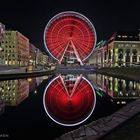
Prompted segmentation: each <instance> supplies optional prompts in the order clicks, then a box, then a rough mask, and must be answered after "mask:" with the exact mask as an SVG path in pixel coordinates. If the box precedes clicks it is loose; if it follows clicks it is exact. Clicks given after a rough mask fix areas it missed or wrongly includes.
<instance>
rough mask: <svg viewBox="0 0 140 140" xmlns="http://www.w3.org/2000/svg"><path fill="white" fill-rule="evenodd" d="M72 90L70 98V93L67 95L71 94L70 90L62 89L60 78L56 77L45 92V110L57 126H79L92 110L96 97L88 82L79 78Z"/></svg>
mask: <svg viewBox="0 0 140 140" xmlns="http://www.w3.org/2000/svg"><path fill="white" fill-rule="evenodd" d="M75 82H76V81H75ZM70 84H71V81H70ZM67 85H68V83H67ZM74 85H75V84H74ZM72 88H75V90H73V93H72V96H71V93H69V94H68V93H67V92H71V90H69V88H67V87H64V84H63V82H62V79H61V77H60V76H58V77H56V78H55V79H54V80H52V81H51V83H50V84H49V85H48V86H47V88H46V90H45V93H44V107H45V110H46V112H47V114H48V115H49V117H50V118H51V119H52V120H54V121H55V122H57V123H58V124H61V125H66V126H72V125H77V124H80V123H82V122H83V121H85V120H86V119H87V118H88V117H89V116H90V115H91V113H92V112H93V110H94V107H95V104H96V96H95V92H94V90H93V88H92V87H91V85H90V84H89V82H88V81H87V80H86V79H85V78H84V77H81V79H80V80H79V81H78V84H76V87H74V86H73V87H72ZM66 89H67V91H66Z"/></svg>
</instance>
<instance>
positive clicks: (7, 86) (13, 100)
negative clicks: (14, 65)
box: [0, 80, 29, 106]
mask: <svg viewBox="0 0 140 140" xmlns="http://www.w3.org/2000/svg"><path fill="white" fill-rule="evenodd" d="M28 95H29V83H28V81H27V80H9V81H1V82H0V96H1V98H2V99H3V100H4V102H5V105H9V106H15V105H18V104H20V103H21V102H22V101H23V100H24V99H25V98H27V97H28Z"/></svg>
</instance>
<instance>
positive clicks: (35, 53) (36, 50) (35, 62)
mask: <svg viewBox="0 0 140 140" xmlns="http://www.w3.org/2000/svg"><path fill="white" fill-rule="evenodd" d="M36 54H37V49H35V68H36V67H37V66H36Z"/></svg>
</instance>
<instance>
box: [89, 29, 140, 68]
mask: <svg viewBox="0 0 140 140" xmlns="http://www.w3.org/2000/svg"><path fill="white" fill-rule="evenodd" d="M139 36H140V33H139V31H135V32H122V31H119V32H117V33H114V34H113V35H112V37H111V38H110V39H109V40H108V41H102V42H100V43H98V44H97V47H96V48H95V51H94V53H93V55H92V56H91V58H90V61H89V63H91V64H94V65H96V66H98V67H116V66H130V65H132V64H137V63H140V37H139Z"/></svg>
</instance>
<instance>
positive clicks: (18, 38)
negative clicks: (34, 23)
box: [1, 31, 29, 67]
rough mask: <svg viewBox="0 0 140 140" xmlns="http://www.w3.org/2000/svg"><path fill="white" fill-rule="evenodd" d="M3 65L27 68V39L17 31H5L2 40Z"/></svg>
mask: <svg viewBox="0 0 140 140" xmlns="http://www.w3.org/2000/svg"><path fill="white" fill-rule="evenodd" d="M2 48H3V49H4V50H3V53H2V55H3V60H2V61H1V64H3V65H14V66H20V67H21V66H27V65H28V60H29V39H28V38H27V37H25V36H24V35H22V34H21V33H20V32H18V31H5V34H4V38H3V40H2Z"/></svg>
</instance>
